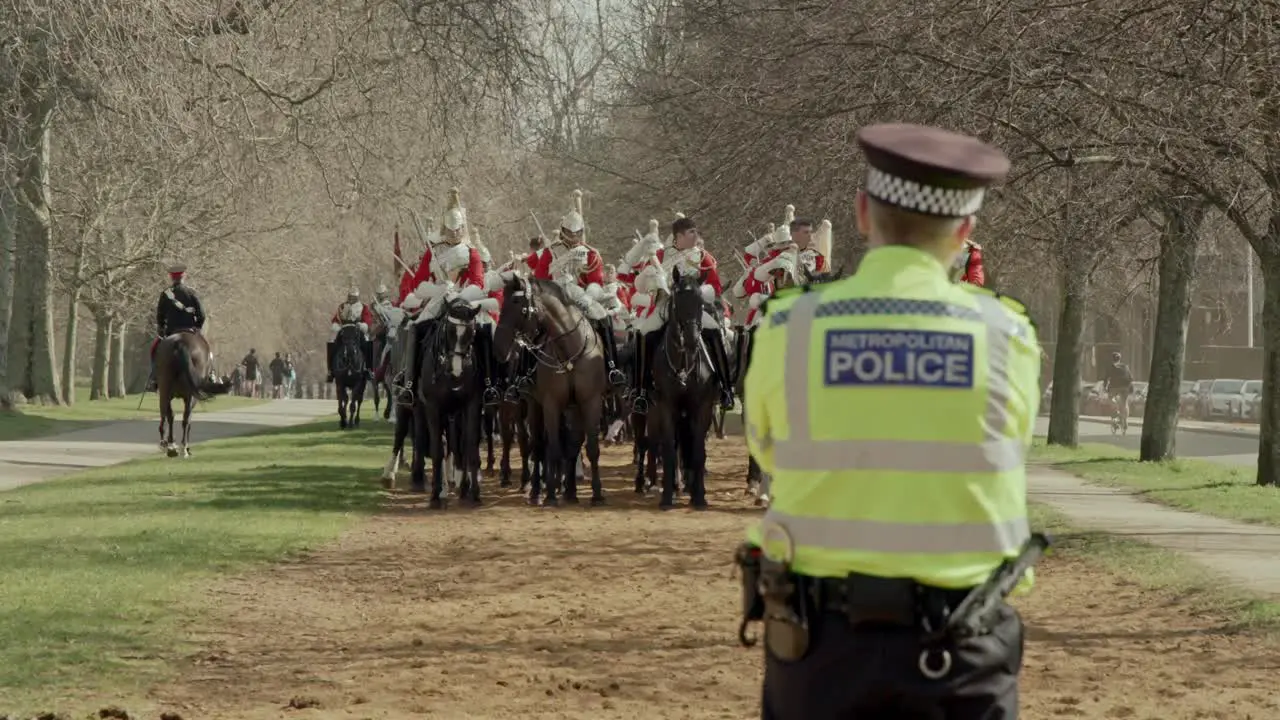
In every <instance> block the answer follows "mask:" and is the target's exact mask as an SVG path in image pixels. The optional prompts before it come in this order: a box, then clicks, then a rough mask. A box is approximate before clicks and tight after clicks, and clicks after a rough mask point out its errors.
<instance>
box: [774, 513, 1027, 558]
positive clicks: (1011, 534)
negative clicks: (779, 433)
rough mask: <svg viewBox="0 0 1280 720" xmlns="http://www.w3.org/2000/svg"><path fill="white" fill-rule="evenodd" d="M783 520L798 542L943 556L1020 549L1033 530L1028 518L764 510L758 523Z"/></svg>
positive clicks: (830, 546) (872, 550) (842, 548)
mask: <svg viewBox="0 0 1280 720" xmlns="http://www.w3.org/2000/svg"><path fill="white" fill-rule="evenodd" d="M773 523H779V524H781V525H782V526H783V527H785V528H786V529H787V532H788V533H789V534H790V535H791V539H792V541H793V542H794V543H795V544H796V545H797V546H802V545H803V546H809V547H820V548H825V549H828V550H850V551H857V552H873V553H904V554H922V555H925V554H928V555H942V554H948V555H949V554H953V553H997V554H1002V555H1004V554H1008V553H1011V552H1017V550H1018V549H1019V548H1020V547H1022V544H1023V543H1024V542H1026V540H1027V538H1028V537H1029V536H1030V534H1031V530H1030V528H1029V526H1028V523H1027V519H1026V518H1019V519H1017V520H1006V521H1003V522H994V523H992V522H988V523H955V524H949V525H944V524H920V523H901V522H880V521H877V520H838V519H836V518H823V517H809V516H800V515H791V514H789V513H784V512H781V511H778V510H775V509H774V508H773V507H770V508H769V511H768V512H767V513H765V516H764V519H763V520H762V521H761V524H760V527H762V528H767V527H769V525H770V524H773Z"/></svg>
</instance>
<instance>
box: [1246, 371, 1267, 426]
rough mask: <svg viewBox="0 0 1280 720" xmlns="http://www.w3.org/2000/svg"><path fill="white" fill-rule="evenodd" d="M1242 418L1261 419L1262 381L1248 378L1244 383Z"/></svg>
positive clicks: (1257, 420)
mask: <svg viewBox="0 0 1280 720" xmlns="http://www.w3.org/2000/svg"><path fill="white" fill-rule="evenodd" d="M1242 394H1243V395H1244V419H1245V420H1252V421H1253V422H1261V421H1262V405H1261V401H1262V381H1261V380H1250V381H1249V382H1247V383H1245V384H1244V390H1243V391H1242Z"/></svg>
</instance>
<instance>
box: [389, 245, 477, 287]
mask: <svg viewBox="0 0 1280 720" xmlns="http://www.w3.org/2000/svg"><path fill="white" fill-rule="evenodd" d="M470 250H471V259H470V260H469V261H468V262H467V269H466V270H464V271H463V272H462V277H461V278H459V281H458V284H459V285H461V286H466V285H475V286H476V287H481V288H483V287H484V261H482V260H481V259H480V251H479V250H476V249H475V248H470ZM443 280H444V278H438V277H436V276H435V273H434V272H432V270H431V248H427V249H426V251H425V252H423V253H422V260H421V261H419V262H418V269H417V270H415V271H414V273H413V280H412V282H413V287H411V288H409V292H413V290H414V289H416V288H417V287H418V285H420V284H422V283H424V282H442V281H443ZM405 294H406V295H407V294H408V293H405Z"/></svg>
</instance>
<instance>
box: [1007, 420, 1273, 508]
mask: <svg viewBox="0 0 1280 720" xmlns="http://www.w3.org/2000/svg"><path fill="white" fill-rule="evenodd" d="M1031 462H1032V463H1038V464H1047V465H1052V466H1054V467H1056V468H1058V469H1059V470H1062V471H1064V472H1069V473H1071V474H1072V475H1076V476H1078V477H1081V478H1083V479H1085V480H1088V481H1089V482H1092V483H1096V484H1098V485H1105V486H1108V487H1115V488H1125V489H1129V490H1133V491H1134V493H1135V494H1137V495H1138V497H1140V498H1142V499H1144V500H1150V501H1152V502H1156V503H1159V504H1161V505H1166V506H1168V507H1172V508H1177V509H1179V510H1190V511H1193V512H1199V513H1203V514H1205V515H1213V516H1214V517H1219V518H1225V519H1227V520H1238V521H1240V522H1248V523H1257V524H1260V525H1273V526H1277V527H1280V491H1277V489H1276V488H1272V487H1260V486H1258V485H1257V484H1256V483H1255V479H1256V474H1255V473H1256V471H1255V470H1254V468H1252V467H1244V466H1242V467H1233V466H1229V465H1222V464H1219V463H1213V462H1207V461H1204V460H1170V461H1167V462H1158V463H1144V462H1138V459H1137V457H1136V455H1135V454H1134V453H1133V452H1131V451H1126V450H1123V449H1121V448H1118V447H1115V446H1113V445H1103V444H1087V443H1086V444H1081V445H1080V447H1078V448H1064V447H1060V446H1057V445H1050V446H1046V445H1045V444H1044V440H1043V439H1041V438H1037V439H1036V442H1035V444H1034V445H1033V446H1032V448H1031Z"/></svg>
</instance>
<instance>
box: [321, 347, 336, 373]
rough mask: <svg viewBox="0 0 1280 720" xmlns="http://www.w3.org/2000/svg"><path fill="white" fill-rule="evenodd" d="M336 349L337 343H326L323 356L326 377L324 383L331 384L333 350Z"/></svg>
mask: <svg viewBox="0 0 1280 720" xmlns="http://www.w3.org/2000/svg"><path fill="white" fill-rule="evenodd" d="M335 347H337V343H326V344H325V354H324V369H325V372H326V373H328V375H326V376H325V380H324V381H325V382H333V349H334V348H335Z"/></svg>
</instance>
